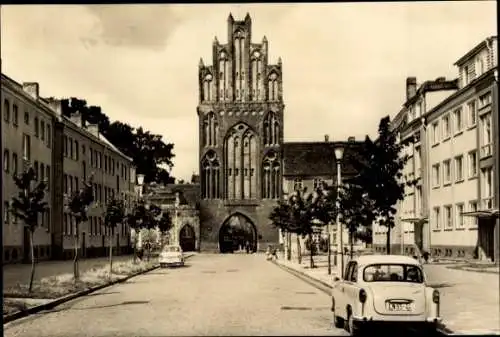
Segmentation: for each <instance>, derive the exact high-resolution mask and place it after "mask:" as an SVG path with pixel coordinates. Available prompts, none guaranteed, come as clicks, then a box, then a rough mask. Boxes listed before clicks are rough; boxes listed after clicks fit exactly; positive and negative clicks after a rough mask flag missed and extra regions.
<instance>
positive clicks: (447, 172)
mask: <svg viewBox="0 0 500 337" xmlns="http://www.w3.org/2000/svg"><path fill="white" fill-rule="evenodd" d="M449 183H451V161H450V160H449V159H447V160H445V161H443V184H449Z"/></svg>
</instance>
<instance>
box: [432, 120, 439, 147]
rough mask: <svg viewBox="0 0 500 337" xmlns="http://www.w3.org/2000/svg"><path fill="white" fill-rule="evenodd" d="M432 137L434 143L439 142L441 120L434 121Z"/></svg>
mask: <svg viewBox="0 0 500 337" xmlns="http://www.w3.org/2000/svg"><path fill="white" fill-rule="evenodd" d="M431 137H432V138H431V143H432V145H434V144H437V143H439V122H437V121H436V122H434V123H432V133H431Z"/></svg>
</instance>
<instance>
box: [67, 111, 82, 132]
mask: <svg viewBox="0 0 500 337" xmlns="http://www.w3.org/2000/svg"><path fill="white" fill-rule="evenodd" d="M69 119H70V120H71V121H72V122H73V123H74V124H76V125H78V127H80V128H81V127H82V126H83V123H82V114H81V113H80V111H76V112H74V113H72V114H71V116H70V117H69Z"/></svg>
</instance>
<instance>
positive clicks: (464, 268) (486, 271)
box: [446, 266, 499, 275]
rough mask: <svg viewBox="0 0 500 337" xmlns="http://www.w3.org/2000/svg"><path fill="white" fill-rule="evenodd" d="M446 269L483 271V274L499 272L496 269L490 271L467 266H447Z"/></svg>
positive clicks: (496, 273)
mask: <svg viewBox="0 0 500 337" xmlns="http://www.w3.org/2000/svg"><path fill="white" fill-rule="evenodd" d="M446 268H447V269H451V270H463V271H469V272H473V273H484V274H495V275H498V274H499V272H496V271H491V270H481V269H473V268H468V267H460V266H447V267H446Z"/></svg>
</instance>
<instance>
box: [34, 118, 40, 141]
mask: <svg viewBox="0 0 500 337" xmlns="http://www.w3.org/2000/svg"><path fill="white" fill-rule="evenodd" d="M33 122H34V123H35V137H37V138H38V137H39V136H40V125H39V124H38V117H35V119H34V121H33Z"/></svg>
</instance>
